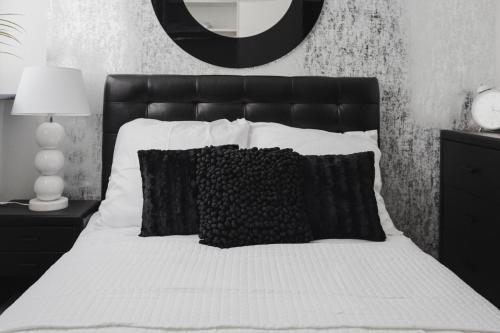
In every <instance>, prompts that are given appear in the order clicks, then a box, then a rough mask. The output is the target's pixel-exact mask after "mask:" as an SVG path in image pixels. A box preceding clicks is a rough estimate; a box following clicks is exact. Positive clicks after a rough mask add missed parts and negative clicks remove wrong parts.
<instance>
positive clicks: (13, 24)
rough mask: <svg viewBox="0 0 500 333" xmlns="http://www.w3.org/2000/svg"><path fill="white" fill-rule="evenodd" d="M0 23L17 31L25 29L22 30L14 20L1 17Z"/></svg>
mask: <svg viewBox="0 0 500 333" xmlns="http://www.w3.org/2000/svg"><path fill="white" fill-rule="evenodd" d="M0 24H1V25H5V26H8V27H11V28H12V29H15V30H17V31H19V32H21V31H26V30H24V28H23V27H22V26H20V25H19V24H17V23H16V22H14V21H12V20H6V19H3V18H0Z"/></svg>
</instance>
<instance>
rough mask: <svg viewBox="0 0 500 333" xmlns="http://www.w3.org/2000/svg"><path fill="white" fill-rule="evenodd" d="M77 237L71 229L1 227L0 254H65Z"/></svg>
mask: <svg viewBox="0 0 500 333" xmlns="http://www.w3.org/2000/svg"><path fill="white" fill-rule="evenodd" d="M77 236H78V233H77V232H76V229H75V228H71V227H2V228H0V252H34V251H39V252H66V251H68V250H69V249H71V247H72V246H73V243H74V242H75V240H76V238H77Z"/></svg>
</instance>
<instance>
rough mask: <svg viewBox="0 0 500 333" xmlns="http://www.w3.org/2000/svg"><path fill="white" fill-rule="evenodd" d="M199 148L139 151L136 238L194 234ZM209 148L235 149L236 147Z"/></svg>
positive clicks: (197, 223)
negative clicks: (138, 228) (139, 196)
mask: <svg viewBox="0 0 500 333" xmlns="http://www.w3.org/2000/svg"><path fill="white" fill-rule="evenodd" d="M203 149H206V148H202V149H189V150H141V151H139V152H138V155H139V165H140V168H141V177H142V194H143V206H142V227H141V233H140V236H142V237H149V236H170V235H195V234H197V233H198V226H199V221H198V212H197V209H196V184H195V167H196V156H197V154H198V153H199V152H200V151H202V150H203ZM211 149H214V150H216V151H217V150H219V149H238V146H237V145H227V146H219V147H213V148H211Z"/></svg>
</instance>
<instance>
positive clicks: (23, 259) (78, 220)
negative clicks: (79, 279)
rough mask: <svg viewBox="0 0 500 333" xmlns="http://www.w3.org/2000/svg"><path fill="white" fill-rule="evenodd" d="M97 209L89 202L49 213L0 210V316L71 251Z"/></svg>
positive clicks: (17, 208)
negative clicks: (2, 311) (12, 302)
mask: <svg viewBox="0 0 500 333" xmlns="http://www.w3.org/2000/svg"><path fill="white" fill-rule="evenodd" d="M25 202H26V201H25ZM98 207H99V201H92V200H71V201H70V202H69V206H68V208H65V209H62V210H58V211H52V212H32V211H30V210H29V209H28V207H26V206H20V205H15V204H8V205H2V206H0V313H1V310H3V309H4V308H5V307H6V306H7V305H8V303H10V302H11V301H13V300H14V299H15V298H16V297H17V296H19V294H20V293H21V292H23V291H24V290H25V289H26V288H27V287H28V286H29V285H31V284H32V283H33V282H34V281H36V280H37V279H38V278H39V277H40V276H41V275H42V274H43V273H44V272H45V271H46V270H47V269H48V268H49V267H50V266H52V264H54V263H55V262H56V261H57V260H58V259H59V258H60V257H61V256H62V255H63V254H64V253H65V252H67V251H68V250H70V249H71V247H72V246H73V244H74V242H75V240H76V238H77V237H78V235H79V234H80V232H81V231H82V230H83V228H84V227H85V225H86V224H87V222H88V220H89V219H90V217H91V216H92V213H94V212H95V211H96V210H97V209H98ZM6 304H7V305H6Z"/></svg>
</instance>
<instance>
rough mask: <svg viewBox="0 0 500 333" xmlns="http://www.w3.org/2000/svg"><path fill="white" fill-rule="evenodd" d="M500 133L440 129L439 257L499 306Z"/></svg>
mask: <svg viewBox="0 0 500 333" xmlns="http://www.w3.org/2000/svg"><path fill="white" fill-rule="evenodd" d="M499 206H500V134H494V133H469V132H459V131H442V132H441V225H440V239H441V240H440V260H441V262H442V263H443V264H444V265H445V266H447V267H448V268H450V269H451V270H452V271H453V272H455V273H456V274H457V275H458V276H459V277H460V278H462V279H463V280H464V281H465V282H467V283H468V284H469V285H470V286H471V287H472V288H474V289H475V290H476V291H477V292H479V293H480V294H481V295H483V296H484V297H485V298H487V299H488V300H490V301H491V302H492V303H493V304H495V305H496V306H497V307H500V265H498V256H499V255H500V242H499V240H500V213H499V212H498V207H499Z"/></svg>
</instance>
